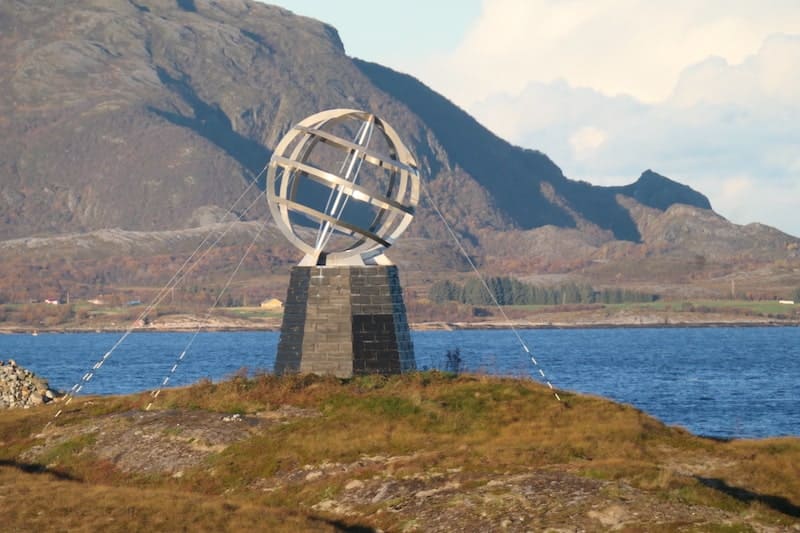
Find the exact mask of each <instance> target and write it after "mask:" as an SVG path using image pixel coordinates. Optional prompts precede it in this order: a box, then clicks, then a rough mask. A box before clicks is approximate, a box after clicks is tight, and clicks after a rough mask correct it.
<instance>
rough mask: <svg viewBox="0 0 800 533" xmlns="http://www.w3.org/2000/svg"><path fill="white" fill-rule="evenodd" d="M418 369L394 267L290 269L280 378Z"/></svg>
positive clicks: (277, 370)
mask: <svg viewBox="0 0 800 533" xmlns="http://www.w3.org/2000/svg"><path fill="white" fill-rule="evenodd" d="M415 368H416V364H415V361H414V347H413V345H412V343H411V335H410V332H409V328H408V317H407V316H406V308H405V304H404V303H403V291H402V288H401V286H400V278H399V277H398V272H397V267H396V266H330V267H328V266H312V267H299V266H298V267H294V268H293V269H292V272H291V278H290V280H289V288H288V291H287V295H286V304H285V306H284V315H283V324H282V326H281V337H280V341H279V342H278V353H277V357H276V359H275V373H276V374H279V375H280V374H284V373H291V372H302V373H314V374H333V375H335V376H338V377H351V376H353V375H358V374H398V373H400V372H407V371H409V370H414V369H415Z"/></svg>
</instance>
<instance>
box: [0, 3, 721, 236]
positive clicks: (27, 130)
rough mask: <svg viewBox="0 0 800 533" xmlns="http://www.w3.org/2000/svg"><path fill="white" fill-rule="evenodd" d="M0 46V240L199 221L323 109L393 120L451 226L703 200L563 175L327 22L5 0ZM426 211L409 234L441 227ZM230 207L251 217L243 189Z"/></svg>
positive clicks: (254, 195) (585, 221) (147, 6)
mask: <svg viewBox="0 0 800 533" xmlns="http://www.w3.org/2000/svg"><path fill="white" fill-rule="evenodd" d="M0 51H1V52H2V53H0V239H8V238H14V237H26V236H31V235H48V234H58V233H63V232H75V231H90V230H98V229H103V228H115V227H118V228H122V229H126V230H146V231H152V230H165V229H176V228H184V227H191V226H196V225H200V224H203V223H208V222H213V221H216V220H218V219H219V218H220V217H221V216H222V215H224V213H225V212H226V210H227V208H228V207H229V206H230V205H231V204H233V201H234V200H235V199H236V198H237V197H239V195H240V194H241V193H242V191H244V190H245V188H246V186H247V185H248V184H249V183H250V182H252V181H253V180H255V179H256V178H257V177H258V176H259V173H260V171H261V169H262V168H263V167H264V165H265V164H266V162H267V161H268V159H269V157H270V154H271V149H272V148H273V147H274V146H275V144H276V143H277V141H278V140H279V139H280V137H281V136H282V135H283V133H285V132H286V131H287V130H288V128H290V127H291V125H292V124H294V123H295V122H297V121H298V120H300V119H301V118H303V117H305V116H307V115H309V114H311V113H313V112H315V111H318V110H320V109H325V108H330V107H357V108H364V109H370V110H374V111H375V112H376V113H378V114H379V115H381V116H382V117H384V118H386V119H387V120H388V121H389V122H390V123H391V124H392V125H393V126H395V128H396V129H397V130H398V131H399V132H400V134H401V136H402V137H403V138H404V139H406V140H407V141H408V142H409V144H410V145H411V147H412V149H413V151H414V152H415V153H416V154H417V155H418V158H419V160H420V164H421V168H422V169H423V172H424V179H425V180H426V186H427V187H428V188H429V190H430V192H431V195H432V197H433V198H435V199H436V200H435V201H436V202H437V203H438V204H439V205H440V206H441V207H442V210H443V211H444V212H445V214H446V215H447V216H448V218H450V219H451V220H455V221H458V226H459V228H458V229H459V230H460V231H461V232H462V233H464V234H465V235H467V236H473V237H475V236H477V235H478V233H480V231H481V230H487V229H488V230H504V231H505V230H511V229H515V230H522V231H524V230H531V229H534V228H541V227H544V226H548V225H553V226H557V227H561V228H579V229H585V228H587V227H589V228H593V229H594V230H595V231H600V232H603V231H607V232H611V234H612V235H613V237H614V238H616V239H620V240H626V241H632V242H639V241H641V239H642V234H641V231H640V228H639V226H638V225H637V223H636V221H635V220H634V217H633V216H632V215H631V213H630V211H629V210H628V209H627V208H626V207H625V206H624V205H623V204H621V203H620V202H619V201H618V198H619V197H620V196H621V195H622V196H626V197H630V198H633V199H635V200H636V201H637V202H639V203H640V204H642V205H644V206H647V207H650V208H654V209H658V210H662V211H663V210H665V209H668V208H669V207H670V206H672V205H674V204H676V203H682V204H688V205H691V206H695V207H698V208H702V209H710V207H711V206H710V204H709V202H708V199H707V198H706V197H704V196H703V195H702V194H700V193H698V192H696V191H693V190H691V189H690V188H688V187H686V186H685V185H681V184H679V183H676V182H674V181H671V180H669V179H667V178H664V177H662V176H659V175H658V174H656V173H654V172H651V171H647V172H645V173H644V174H642V176H641V177H640V178H639V179H638V180H637V181H636V182H635V183H633V184H631V185H628V186H625V187H597V186H593V185H590V184H588V183H585V182H578V181H573V180H570V179H568V178H566V177H565V176H564V175H563V173H562V172H561V170H560V169H559V168H558V167H557V166H556V165H555V164H554V163H553V162H552V161H551V160H550V159H549V158H548V157H547V156H546V155H545V154H543V153H541V152H538V151H535V150H526V149H522V148H519V147H516V146H512V145H511V144H509V143H507V142H506V141H504V140H502V139H500V138H498V137H497V136H496V135H494V134H492V133H491V132H490V131H488V130H487V129H486V128H484V127H483V126H481V125H480V124H479V123H478V122H477V121H475V119H474V118H472V117H471V116H469V115H468V114H467V113H465V112H464V111H462V110H461V109H459V108H458V107H457V106H455V105H453V104H452V103H451V102H449V101H448V100H447V99H446V98H444V97H443V96H441V95H439V94H437V93H436V92H434V91H432V90H430V89H429V88H427V87H426V86H425V85H424V84H422V83H420V82H419V81H418V80H416V79H414V78H413V77H411V76H408V75H405V74H401V73H398V72H395V71H392V70H390V69H388V68H385V67H382V66H380V65H377V64H374V63H369V62H365V61H361V60H357V59H352V58H350V57H348V56H347V55H346V53H345V49H344V46H343V44H342V41H341V40H340V38H339V35H338V33H337V32H336V30H335V29H333V28H332V27H330V26H328V25H325V24H322V23H320V22H318V21H315V20H313V19H308V18H304V17H299V16H296V15H294V14H292V13H291V12H289V11H286V10H284V9H281V8H279V7H274V6H269V5H265V4H262V3H259V2H255V1H249V0H213V1H212V0H180V1H176V2H168V1H164V0H158V1H155V0H152V1H148V0H136V1H134V0H60V1H53V2H48V3H42V2H38V1H35V0H12V1H10V2H5V3H3V5H2V6H0ZM251 204H253V207H252V208H250V209H249V210H248V208H247V206H249V205H251ZM426 207H427V206H425V205H423V206H422V208H421V209H420V219H421V222H419V223H416V224H414V225H413V226H412V228H413V230H412V231H413V234H416V235H417V236H423V237H424V236H428V237H430V236H433V237H436V236H440V237H441V236H444V232H443V230H441V229H439V228H440V224H438V223H436V222H435V221H434V220H433V218H432V217H433V215H432V213H431V210H430V209H427V208H426ZM234 214H236V215H239V216H242V217H244V218H246V219H252V218H256V217H261V216H264V214H265V209H264V205H263V201H261V200H259V198H258V191H257V189H255V188H252V189H251V190H250V192H249V193H248V194H247V195H246V197H245V198H244V200H243V201H242V202H241V204H239V205H238V206H237V208H236V209H235V210H234Z"/></svg>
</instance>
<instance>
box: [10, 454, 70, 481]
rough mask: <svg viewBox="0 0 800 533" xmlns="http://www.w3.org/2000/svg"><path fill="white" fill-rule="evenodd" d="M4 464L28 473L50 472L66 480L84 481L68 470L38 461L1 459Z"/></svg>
mask: <svg viewBox="0 0 800 533" xmlns="http://www.w3.org/2000/svg"><path fill="white" fill-rule="evenodd" d="M3 466H7V467H10V468H16V469H17V470H20V471H22V472H25V473H26V474H49V475H51V476H53V477H55V478H57V479H61V480H64V481H83V480H82V479H80V478H77V477H75V476H72V475H70V474H67V473H66V472H61V471H60V470H54V469H52V468H47V467H46V466H45V465H41V464H37V463H20V462H18V461H10V460H8V459H0V467H3Z"/></svg>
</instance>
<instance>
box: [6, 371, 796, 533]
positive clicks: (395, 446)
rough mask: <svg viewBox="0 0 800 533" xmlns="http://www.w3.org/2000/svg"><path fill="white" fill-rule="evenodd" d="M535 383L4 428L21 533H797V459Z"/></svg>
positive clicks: (356, 394) (174, 403) (109, 405)
mask: <svg viewBox="0 0 800 533" xmlns="http://www.w3.org/2000/svg"><path fill="white" fill-rule="evenodd" d="M560 395H561V398H562V401H561V402H559V401H557V400H556V399H555V397H554V395H553V394H552V391H550V390H548V389H547V388H545V387H543V386H541V385H539V384H537V383H534V382H531V381H527V380H519V379H508V378H490V377H485V376H472V375H462V376H454V375H450V374H442V373H437V372H430V373H429V372H425V373H414V374H408V375H404V376H396V377H390V378H383V377H378V376H374V377H373V376H370V377H362V378H355V379H352V380H344V381H342V380H338V379H334V378H319V377H313V376H292V377H284V378H276V377H273V376H269V375H263V376H256V377H254V378H247V377H244V376H235V377H233V378H232V379H230V380H228V381H225V382H223V383H219V384H212V383H211V382H201V383H198V384H196V385H194V386H192V387H188V388H181V389H170V390H165V391H163V392H162V393H161V395H160V396H159V397H158V398H157V399H156V401H155V403H154V407H153V409H151V410H150V411H145V410H144V408H145V406H146V405H147V404H148V403H149V402H150V401H151V399H152V398H151V395H150V394H148V393H141V394H137V395H131V396H124V397H81V398H79V399H76V400H75V401H73V402H72V403H71V404H69V406H67V407H65V408H64V412H63V414H62V415H61V416H60V417H58V418H57V419H55V421H54V423H53V424H51V425H50V426H49V427H47V428H46V429H45V425H46V424H47V422H48V421H53V420H54V419H53V415H54V413H55V410H56V409H58V408H59V407H60V406H47V407H41V408H36V409H30V410H15V411H5V412H2V413H0V505H1V506H2V509H3V528H9V529H10V530H12V531H13V530H17V529H26V530H27V529H33V530H64V529H69V530H71V531H96V530H104V531H136V530H141V531H144V530H147V531H152V530H169V531H177V530H183V529H186V530H208V531H212V530H213V531H221V530H231V531H234V530H243V529H250V530H258V531H265V530H269V531H276V530H277V531H280V530H285V531H297V530H320V531H370V530H372V529H378V528H380V529H383V530H388V531H414V530H418V531H455V530H464V531H486V530H508V531H530V530H532V531H541V530H546V529H547V528H551V530H554V531H555V530H565V529H566V528H568V529H569V530H570V531H572V530H575V529H576V528H577V529H579V530H588V531H606V530H609V529H618V530H627V531H643V530H645V531H786V530H800V440H798V439H793V438H783V439H769V440H762V441H731V442H720V441H716V440H712V439H706V438H701V437H697V436H694V435H692V434H690V433H688V432H687V431H685V430H683V429H680V428H675V427H667V426H665V425H663V424H662V423H660V422H658V421H657V420H655V419H653V418H651V417H649V416H647V415H645V414H644V413H642V412H640V411H638V410H636V409H634V408H632V407H630V406H625V405H619V404H615V403H613V402H610V401H607V400H604V399H600V398H595V397H589V396H582V395H573V394H569V393H565V392H561V393H560Z"/></svg>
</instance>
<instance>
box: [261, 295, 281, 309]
mask: <svg viewBox="0 0 800 533" xmlns="http://www.w3.org/2000/svg"><path fill="white" fill-rule="evenodd" d="M259 307H261V309H264V310H266V311H283V302H282V301H280V300H278V299H277V298H269V299H267V300H264V301H262V302H261V304H260V305H259Z"/></svg>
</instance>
